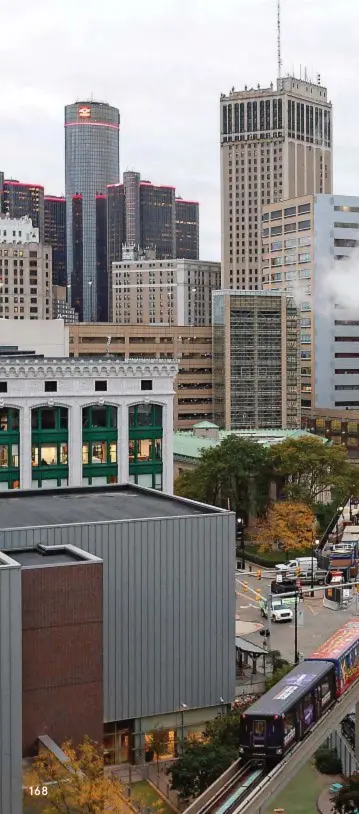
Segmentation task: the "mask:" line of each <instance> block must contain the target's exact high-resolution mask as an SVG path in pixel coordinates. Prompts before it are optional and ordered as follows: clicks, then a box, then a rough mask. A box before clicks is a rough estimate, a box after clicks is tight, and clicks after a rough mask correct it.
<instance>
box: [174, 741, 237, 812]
mask: <svg viewBox="0 0 359 814" xmlns="http://www.w3.org/2000/svg"><path fill="white" fill-rule="evenodd" d="M237 757H238V754H237V751H236V749H229V748H228V747H227V746H220V745H218V744H217V743H211V742H210V741H204V742H201V743H193V742H191V741H185V744H184V751H183V754H182V755H180V757H179V758H178V760H176V762H175V763H173V764H172V766H170V767H169V769H167V774H168V775H169V776H170V777H171V788H172V789H173V790H174V791H177V792H178V794H179V796H180V798H181V800H185V801H188V800H190V799H191V797H199V795H200V794H202V793H203V792H204V791H205V790H206V789H208V787H209V786H210V785H211V784H212V783H214V781H215V780H217V778H218V777H220V775H221V774H223V772H225V771H226V769H228V767H229V766H230V765H231V763H233V761H234V760H236V758H237Z"/></svg>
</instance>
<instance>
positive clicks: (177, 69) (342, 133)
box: [0, 0, 359, 260]
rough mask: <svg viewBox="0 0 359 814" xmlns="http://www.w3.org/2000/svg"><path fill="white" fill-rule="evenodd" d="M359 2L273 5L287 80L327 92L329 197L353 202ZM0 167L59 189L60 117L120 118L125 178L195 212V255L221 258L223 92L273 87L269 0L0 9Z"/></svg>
mask: <svg viewBox="0 0 359 814" xmlns="http://www.w3.org/2000/svg"><path fill="white" fill-rule="evenodd" d="M358 30H359V3H358V2H357V0H341V2H337V0H300V2H298V0H282V52H283V69H284V72H285V73H286V72H292V71H293V69H294V70H295V72H296V73H297V74H299V71H300V66H302V70H304V66H307V71H308V73H309V74H310V75H311V76H312V77H315V76H316V74H317V73H318V72H319V73H320V74H321V77H322V84H325V85H326V86H327V87H328V89H329V98H330V99H331V100H332V102H333V104H334V107H335V111H334V142H335V157H334V184H335V192H338V193H347V194H359V139H358V133H359V104H358V97H359V87H358V75H359V49H358ZM1 31H2V37H1V50H0V169H2V170H4V172H5V175H6V177H13V178H18V179H21V180H23V181H34V182H38V183H43V184H44V185H45V189H46V192H47V193H53V194H60V193H61V192H63V191H64V137H63V108H64V105H65V104H67V103H70V102H72V101H74V100H76V99H80V98H82V99H83V98H85V97H87V96H89V95H91V94H93V96H94V97H95V98H96V97H97V98H99V99H102V100H105V101H108V102H110V103H111V104H113V105H117V106H118V107H119V109H120V112H121V154H120V161H121V171H123V170H125V169H136V170H139V171H140V172H141V175H142V177H143V178H147V179H149V180H152V181H153V182H154V183H163V184H173V185H175V186H176V188H177V192H178V193H179V194H181V195H182V196H183V197H185V198H189V199H194V200H199V201H200V204H201V209H200V218H201V246H200V250H201V257H202V258H203V259H208V260H216V259H219V258H220V188H219V96H220V93H221V92H222V91H223V92H228V91H229V90H230V88H231V87H232V86H233V85H234V86H235V87H236V88H237V89H241V88H243V87H244V85H245V84H248V85H249V86H252V85H256V84H257V83H258V82H259V83H260V84H261V85H266V86H268V85H269V83H270V81H271V80H273V81H275V78H276V0H101V2H98V0H50V1H49V0H35V2H34V3H29V2H28V0H3V2H2V11H1Z"/></svg>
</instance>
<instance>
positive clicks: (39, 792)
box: [29, 786, 47, 797]
mask: <svg viewBox="0 0 359 814" xmlns="http://www.w3.org/2000/svg"><path fill="white" fill-rule="evenodd" d="M29 792H30V794H31V795H32V796H35V797H41V796H43V797H46V795H47V786H30V788H29Z"/></svg>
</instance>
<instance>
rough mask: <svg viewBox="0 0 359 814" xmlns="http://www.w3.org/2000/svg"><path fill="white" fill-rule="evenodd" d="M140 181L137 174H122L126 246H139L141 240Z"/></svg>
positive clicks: (130, 172)
mask: <svg viewBox="0 0 359 814" xmlns="http://www.w3.org/2000/svg"><path fill="white" fill-rule="evenodd" d="M140 179H141V176H140V173H139V172H132V171H129V172H124V173H123V186H124V194H125V219H126V244H127V246H139V245H140V240H141V226H140V217H141V216H140Z"/></svg>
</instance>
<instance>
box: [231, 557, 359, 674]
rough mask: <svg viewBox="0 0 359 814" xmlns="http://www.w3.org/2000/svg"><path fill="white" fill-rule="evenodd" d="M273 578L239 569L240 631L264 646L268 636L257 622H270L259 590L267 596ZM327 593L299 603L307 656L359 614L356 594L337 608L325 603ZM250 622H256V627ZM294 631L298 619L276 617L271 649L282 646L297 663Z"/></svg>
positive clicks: (300, 636) (302, 642) (302, 645)
mask: <svg viewBox="0 0 359 814" xmlns="http://www.w3.org/2000/svg"><path fill="white" fill-rule="evenodd" d="M270 582H271V580H270V579H269V578H266V577H265V576H264V577H263V578H262V579H261V580H258V579H257V578H256V576H255V574H253V575H246V576H243V575H242V574H241V573H240V572H237V573H236V630H237V635H241V636H244V638H246V639H248V640H249V641H251V642H253V643H255V644H259V645H260V646H262V647H263V641H264V637H263V636H261V635H260V629H259V628H258V627H257V625H258V624H259V623H261V625H262V629H263V627H264V628H268V622H267V619H263V618H262V616H261V613H260V609H259V602H258V601H257V600H256V596H255V592H257V593H258V595H259V594H260V595H261V596H262V597H263V598H265V599H266V598H267V596H268V591H269V588H270ZM243 583H247V584H248V590H245V588H244V585H243ZM307 588H308V586H306V589H307ZM323 594H324V591H323V590H320V591H318V592H316V594H315V597H311V596H308V597H305V598H304V600H303V601H300V602H299V603H298V621H299V624H298V651H299V653H300V654H302V655H303V656H308V655H309V654H310V653H311V652H312V651H313V650H314V649H316V648H317V647H318V645H320V644H322V642H324V641H325V640H326V639H328V638H329V636H331V634H332V633H334V632H335V631H336V630H337V629H338V628H339V627H340V625H342V624H343V623H344V622H345V621H347V620H348V619H350V618H351V617H357V616H358V615H359V614H358V607H357V599H356V597H353V600H352V602H351V605H350V606H349V607H348V608H347V609H346V610H338V611H334V610H330V609H328V608H324V607H323ZM243 623H244V624H243ZM248 623H253V627H252V625H249V624H248ZM254 626H255V628H256V629H255V628H254ZM248 631H250V632H248ZM294 632H295V627H294V620H293V622H290V623H289V622H273V621H272V624H271V636H270V642H269V648H268V649H270V650H279V651H280V653H281V655H282V656H283V658H285V659H287V660H288V661H289V662H293V663H294Z"/></svg>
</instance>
